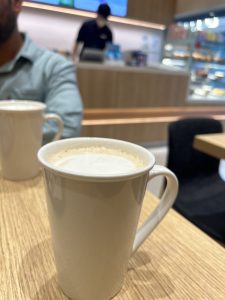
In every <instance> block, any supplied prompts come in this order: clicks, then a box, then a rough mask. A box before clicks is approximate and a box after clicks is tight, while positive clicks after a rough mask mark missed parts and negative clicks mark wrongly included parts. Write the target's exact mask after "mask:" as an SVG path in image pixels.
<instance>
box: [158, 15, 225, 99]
mask: <svg viewBox="0 0 225 300" xmlns="http://www.w3.org/2000/svg"><path fill="white" fill-rule="evenodd" d="M214 19H215V18H214ZM216 19H218V18H216ZM220 22H221V21H218V20H217V23H216V24H217V26H216V25H215V24H214V25H212V24H211V27H207V26H206V25H205V26H203V24H205V22H204V20H197V21H195V22H194V21H192V22H188V23H187V22H186V23H177V24H172V25H171V26H170V27H169V29H168V33H167V38H166V42H165V46H164V51H163V59H162V63H163V64H166V65H169V66H173V67H174V66H175V67H178V68H182V69H186V70H188V71H189V72H190V86H189V97H188V99H189V100H190V101H191V100H192V101H202V100H204V101H218V102H220V101H225V29H223V26H219V25H218V24H219V23H220ZM200 25H201V26H200Z"/></svg>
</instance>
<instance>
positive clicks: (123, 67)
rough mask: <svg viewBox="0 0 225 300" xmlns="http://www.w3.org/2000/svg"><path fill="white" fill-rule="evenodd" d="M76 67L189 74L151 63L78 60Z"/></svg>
mask: <svg viewBox="0 0 225 300" xmlns="http://www.w3.org/2000/svg"><path fill="white" fill-rule="evenodd" d="M76 66H77V68H85V69H98V70H113V71H120V72H140V73H161V74H162V73H165V74H179V75H183V76H189V73H188V72H187V71H184V70H181V69H179V68H175V67H168V66H166V65H163V64H152V65H148V66H146V67H138V66H127V65H124V64H121V63H116V62H115V63H113V62H110V63H107V62H105V63H95V62H79V63H77V64H76Z"/></svg>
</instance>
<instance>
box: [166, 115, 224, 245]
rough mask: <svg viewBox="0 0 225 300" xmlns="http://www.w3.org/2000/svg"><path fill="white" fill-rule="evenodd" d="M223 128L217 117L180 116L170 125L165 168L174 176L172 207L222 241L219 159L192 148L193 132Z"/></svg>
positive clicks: (222, 201)
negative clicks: (174, 192) (175, 191)
mask: <svg viewBox="0 0 225 300" xmlns="http://www.w3.org/2000/svg"><path fill="white" fill-rule="evenodd" d="M219 132H222V125H221V123H220V122H219V121H217V120H214V119H209V118H191V119H182V120H179V121H176V122H173V123H171V124H170V126H169V145H168V146H169V153H168V164H167V166H168V168H169V169H171V170H172V171H173V172H174V173H175V174H176V176H177V178H178V181H179V185H180V187H179V192H178V196H177V199H176V202H175V204H174V208H175V209H176V210H177V211H178V212H179V213H181V214H182V215H183V216H184V217H186V218H187V219H188V220H190V221H191V222H192V223H194V224H195V225H196V226H198V227H199V228H201V229H202V230H204V231H205V232H206V233H207V234H209V235H210V236H212V237H213V238H215V239H217V240H219V241H221V242H223V243H224V242H225V182H224V181H223V180H222V179H221V178H220V176H219V174H218V168H219V160H218V159H216V158H213V157H211V156H209V155H206V154H203V153H201V152H200V151H197V150H195V149H193V140H194V136H195V135H196V134H204V133H219Z"/></svg>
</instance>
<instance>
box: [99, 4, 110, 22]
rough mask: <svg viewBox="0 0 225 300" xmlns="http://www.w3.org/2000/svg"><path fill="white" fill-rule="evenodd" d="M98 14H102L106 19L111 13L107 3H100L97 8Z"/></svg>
mask: <svg viewBox="0 0 225 300" xmlns="http://www.w3.org/2000/svg"><path fill="white" fill-rule="evenodd" d="M97 13H98V15H100V16H102V17H103V18H105V19H107V18H108V16H110V14H111V9H110V7H109V5H108V4H107V3H104V4H100V5H99V7H98V10H97Z"/></svg>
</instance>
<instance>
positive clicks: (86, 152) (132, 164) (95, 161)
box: [49, 146, 144, 176]
mask: <svg viewBox="0 0 225 300" xmlns="http://www.w3.org/2000/svg"><path fill="white" fill-rule="evenodd" d="M49 162H50V163H52V164H53V165H54V166H55V167H57V168H59V169H63V170H65V171H66V170H67V171H70V172H72V173H77V174H83V175H92V176H93V175H117V174H118V175H119V174H123V173H127V172H132V171H135V170H138V169H139V168H142V167H143V166H144V162H143V161H142V160H141V159H140V158H139V157H138V156H135V155H134V154H131V153H128V152H126V151H123V150H121V149H113V148H106V147H100V146H99V147H97V146H90V147H80V148H74V149H66V150H63V151H61V152H59V153H57V154H55V155H54V156H52V158H51V159H50V161H49Z"/></svg>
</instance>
